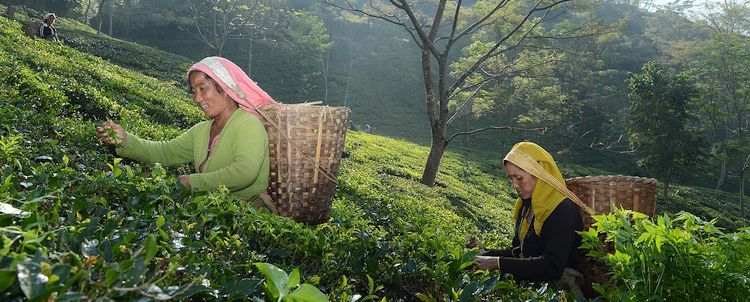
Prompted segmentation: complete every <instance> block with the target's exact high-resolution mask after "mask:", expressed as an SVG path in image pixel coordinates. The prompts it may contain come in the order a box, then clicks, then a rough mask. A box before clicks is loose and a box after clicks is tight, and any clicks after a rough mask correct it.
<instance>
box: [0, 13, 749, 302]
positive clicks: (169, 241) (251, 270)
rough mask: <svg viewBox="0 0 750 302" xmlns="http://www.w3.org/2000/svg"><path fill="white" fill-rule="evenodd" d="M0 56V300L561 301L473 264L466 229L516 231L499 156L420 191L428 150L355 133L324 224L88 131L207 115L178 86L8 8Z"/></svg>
mask: <svg viewBox="0 0 750 302" xmlns="http://www.w3.org/2000/svg"><path fill="white" fill-rule="evenodd" d="M87 39H96V38H95V37H94V36H90V37H88V38H87ZM91 45H92V46H91V47H92V48H94V50H90V51H92V52H97V51H98V55H100V56H104V57H106V56H108V55H111V53H107V52H106V51H105V50H101V49H98V48H99V47H103V46H93V45H98V44H96V43H93V42H92V43H91ZM81 49H85V47H81ZM0 58H1V59H0V202H2V204H0V209H1V210H0V238H2V241H1V243H0V300H4V301H5V300H13V299H24V298H25V299H28V300H32V301H42V300H47V299H53V300H59V301H68V300H81V299H85V300H93V299H101V300H102V301H108V300H144V301H145V300H163V299H184V298H190V299H195V300H248V299H251V298H253V299H261V300H262V299H266V300H277V299H279V298H282V299H284V298H283V297H287V299H289V300H293V299H294V297H296V294H294V293H310V294H311V295H314V297H318V300H325V299H326V298H327V299H330V300H336V301H369V300H381V299H386V300H403V301H414V300H421V301H445V300H452V301H477V300H514V301H515V300H532V301H534V300H542V301H546V300H555V299H558V298H559V297H558V296H557V294H556V293H555V292H554V291H553V290H552V289H550V288H549V287H548V286H547V285H546V284H526V283H515V282H514V281H513V280H510V279H508V278H507V276H503V275H500V274H496V273H487V272H473V271H471V270H470V269H468V268H469V266H470V265H471V259H472V257H473V256H474V255H476V253H477V252H476V251H471V250H466V249H465V248H464V247H463V243H464V238H466V236H467V235H469V234H479V235H480V237H481V238H482V239H483V240H484V241H485V243H486V244H487V245H488V246H502V245H507V244H508V243H509V241H510V237H511V236H512V227H511V225H512V224H511V221H510V220H511V213H512V210H513V202H514V201H513V198H512V197H511V189H510V187H509V185H508V183H507V181H506V180H505V177H504V176H503V175H504V172H502V171H503V170H502V169H503V168H502V164H501V163H500V159H499V158H497V159H493V160H487V159H486V158H487V156H486V155H484V154H482V155H477V158H470V157H469V158H467V157H466V156H459V155H458V154H455V153H448V154H446V156H445V159H444V160H443V163H442V166H441V171H440V173H439V175H438V182H437V185H436V186H435V187H426V186H424V185H422V184H420V183H419V177H420V174H421V168H422V165H423V164H424V162H423V161H424V158H426V154H427V152H428V151H427V150H428V149H427V148H425V147H424V146H418V145H415V144H412V143H409V142H405V141H399V140H393V139H388V138H384V137H379V136H375V135H369V134H365V133H360V132H350V133H349V134H348V137H347V142H346V148H345V154H344V158H343V159H342V163H341V169H340V170H341V173H340V176H339V186H338V188H337V193H336V198H335V199H334V201H333V208H332V213H331V219H330V220H329V221H328V222H327V223H324V224H321V225H317V226H308V225H303V224H298V223H295V222H293V221H291V220H290V219H288V218H284V217H278V216H275V215H271V214H270V213H267V212H266V211H258V210H256V209H254V208H253V207H252V206H251V205H250V204H248V203H247V202H244V201H242V200H237V199H235V198H233V197H231V196H230V195H229V194H227V192H226V191H225V190H223V191H219V192H212V193H190V192H186V191H184V190H182V189H181V186H179V185H178V184H177V183H176V181H175V175H177V174H178V173H180V171H184V170H185V169H187V167H184V166H183V167H177V168H163V167H161V166H160V165H154V166H146V165H141V164H139V163H135V162H132V161H129V160H123V159H120V158H116V157H115V156H114V154H113V152H112V150H111V149H109V147H107V146H105V145H103V144H101V143H99V142H98V140H96V138H95V137H96V134H95V131H94V128H95V126H96V125H97V124H98V123H101V122H102V121H104V120H106V119H108V118H112V119H114V120H115V121H117V122H120V123H122V124H124V126H125V127H126V128H127V129H128V130H129V131H132V132H134V133H136V134H138V135H140V136H143V137H147V138H152V139H168V138H171V137H174V136H175V135H177V134H178V133H180V132H181V131H183V130H182V129H185V128H186V127H188V126H190V125H192V124H194V123H196V122H198V121H199V120H201V119H202V118H203V116H202V113H201V112H200V111H199V110H197V108H195V107H194V106H193V105H192V103H191V101H190V98H189V96H188V95H187V94H186V92H185V91H184V90H182V89H179V88H178V87H176V86H175V85H174V83H173V82H164V81H160V80H158V79H155V78H151V77H146V76H143V74H141V73H138V72H137V71H134V70H130V69H127V68H123V67H119V66H115V65H113V64H110V63H109V62H107V61H106V60H103V59H101V58H99V57H96V56H92V55H90V54H87V53H83V52H80V51H77V50H74V49H71V48H70V47H67V46H61V45H57V44H52V43H47V42H45V41H42V40H39V39H32V38H28V37H25V36H24V35H23V34H22V33H21V32H20V24H19V23H17V22H14V21H10V20H7V19H5V18H2V17H0ZM132 66H135V65H131V67H132ZM164 70H167V69H164ZM743 234H744V233H736V234H734V235H735V236H738V238H740V237H742V236H745V235H743ZM631 252H632V254H630V255H632V256H633V257H637V255H638V253H639V251H638V250H633V251H631ZM716 255H718V256H721V257H724V256H727V255H737V254H716ZM718 256H717V257H718ZM638 257H639V256H638ZM733 261H734V260H733ZM727 263H729V262H727ZM731 263H734V264H737V265H746V264H747V262H746V261H745V262H742V261H739V260H738V261H735V262H731ZM732 269H736V271H737V272H740V271H741V267H736V268H732ZM722 276H723V275H722ZM727 282H730V281H727ZM282 284H286V285H285V286H281V285H282ZM727 284H729V283H727ZM313 287H314V288H316V290H319V291H320V292H321V293H324V295H325V296H326V297H323V296H321V295H318V294H317V292H316V291H315V290H313ZM622 289H624V287H617V285H613V287H611V288H608V289H607V290H609V292H608V293H610V294H608V295H609V296H612V297H616V294H617V293H618V292H617V291H618V290H622ZM645 298H646V297H645V296H637V297H636V299H645Z"/></svg>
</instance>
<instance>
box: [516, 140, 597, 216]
mask: <svg viewBox="0 0 750 302" xmlns="http://www.w3.org/2000/svg"><path fill="white" fill-rule="evenodd" d="M515 156H516V157H515V159H516V160H520V161H522V162H523V164H524V165H523V166H524V167H529V168H530V169H531V171H526V172H529V173H531V175H534V176H536V177H537V178H540V179H541V180H542V181H544V182H546V183H548V184H549V185H550V186H552V187H553V188H555V190H557V191H559V192H560V193H562V194H563V195H565V196H566V197H568V198H570V200H572V201H573V203H575V204H576V205H578V206H579V207H580V208H581V209H583V210H584V211H585V212H586V213H587V214H589V215H594V214H596V213H595V212H594V210H592V209H591V208H590V207H589V206H587V205H586V204H585V203H583V201H582V200H581V199H580V198H579V197H578V196H576V194H575V193H573V192H572V191H570V190H569V189H568V187H566V186H565V184H563V183H561V182H560V181H559V180H557V178H555V177H554V176H552V174H550V173H549V172H547V170H545V169H544V168H542V165H540V164H539V162H537V161H536V160H534V159H533V158H531V157H530V156H528V155H526V154H525V153H523V152H517V153H516V154H515Z"/></svg>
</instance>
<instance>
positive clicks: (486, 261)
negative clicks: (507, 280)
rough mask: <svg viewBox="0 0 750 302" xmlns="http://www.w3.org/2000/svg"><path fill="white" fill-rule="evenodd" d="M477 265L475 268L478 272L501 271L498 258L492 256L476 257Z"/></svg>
mask: <svg viewBox="0 0 750 302" xmlns="http://www.w3.org/2000/svg"><path fill="white" fill-rule="evenodd" d="M474 261H476V263H477V265H476V266H475V267H474V268H475V269H476V270H485V269H486V270H499V269H500V261H499V259H498V258H497V257H490V256H476V257H474Z"/></svg>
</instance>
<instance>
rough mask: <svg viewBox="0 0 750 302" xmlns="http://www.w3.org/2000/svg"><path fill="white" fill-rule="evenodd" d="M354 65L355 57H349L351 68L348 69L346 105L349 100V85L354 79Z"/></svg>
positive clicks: (345, 94)
mask: <svg viewBox="0 0 750 302" xmlns="http://www.w3.org/2000/svg"><path fill="white" fill-rule="evenodd" d="M352 67H354V57H350V58H349V68H347V70H346V91H345V92H344V106H346V102H347V101H348V100H349V85H350V84H351V81H352V77H351V74H352Z"/></svg>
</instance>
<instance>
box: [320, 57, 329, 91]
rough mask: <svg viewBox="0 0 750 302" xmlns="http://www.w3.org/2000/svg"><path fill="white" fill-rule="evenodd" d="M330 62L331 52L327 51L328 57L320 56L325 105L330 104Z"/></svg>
mask: <svg viewBox="0 0 750 302" xmlns="http://www.w3.org/2000/svg"><path fill="white" fill-rule="evenodd" d="M329 62H330V51H329V50H328V49H326V56H325V57H323V54H320V71H321V73H322V74H323V89H324V95H323V103H324V104H328V64H329Z"/></svg>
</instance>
